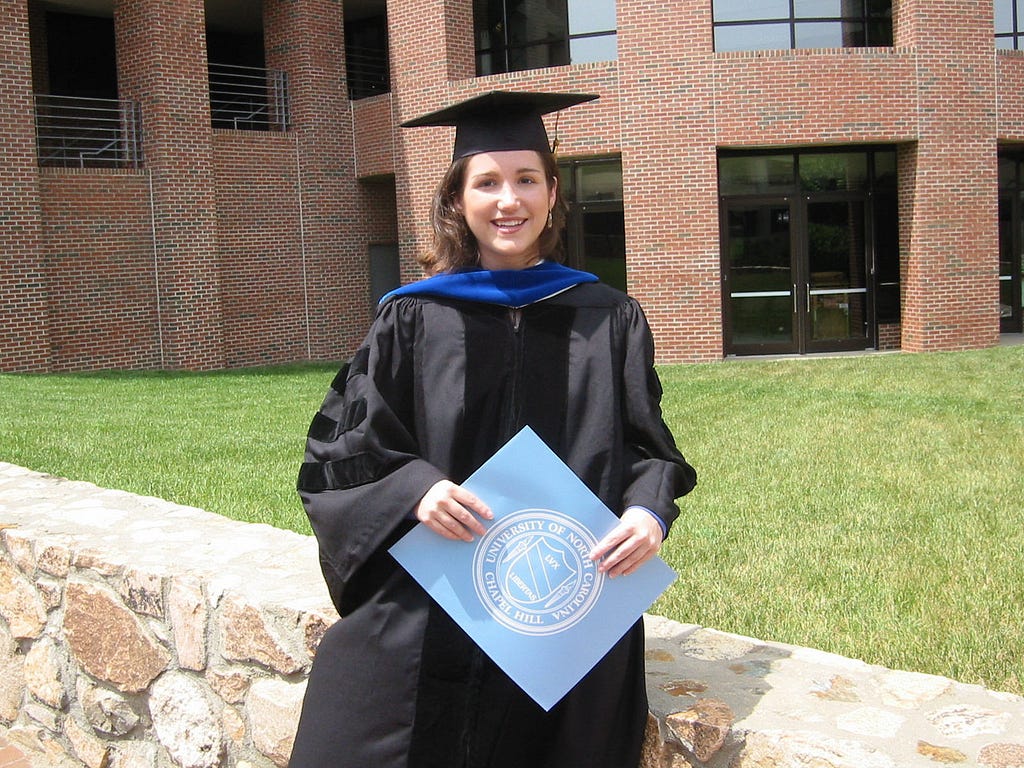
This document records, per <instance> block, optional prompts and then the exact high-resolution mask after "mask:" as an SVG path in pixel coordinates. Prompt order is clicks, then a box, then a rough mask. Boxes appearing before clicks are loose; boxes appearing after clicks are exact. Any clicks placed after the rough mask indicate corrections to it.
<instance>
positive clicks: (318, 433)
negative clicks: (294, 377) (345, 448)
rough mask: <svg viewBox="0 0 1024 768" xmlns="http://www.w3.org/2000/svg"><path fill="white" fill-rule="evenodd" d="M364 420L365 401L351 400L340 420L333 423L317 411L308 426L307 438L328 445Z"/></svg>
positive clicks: (362, 399) (332, 420)
mask: <svg viewBox="0 0 1024 768" xmlns="http://www.w3.org/2000/svg"><path fill="white" fill-rule="evenodd" d="M365 418H366V399H365V398H362V397H361V398H359V399H358V400H353V401H352V402H351V403H349V404H348V405H346V406H345V409H344V410H343V411H342V413H341V418H340V419H339V420H338V421H335V420H334V419H332V418H331V417H330V416H327V415H325V414H324V413H323V411H317V413H316V415H315V416H314V417H313V422H312V423H311V424H310V425H309V435H308V436H309V437H310V438H312V439H313V440H318V441H320V442H321V443H330V442H332V441H334V440H337V439H338V436H339V435H343V434H345V433H346V432H348V431H349V430H350V429H352V427H354V426H356V425H358V424H361V423H362V421H363V420H364V419H365Z"/></svg>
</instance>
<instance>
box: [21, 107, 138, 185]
mask: <svg viewBox="0 0 1024 768" xmlns="http://www.w3.org/2000/svg"><path fill="white" fill-rule="evenodd" d="M35 102H36V146H37V148H38V154H39V165H41V166H49V167H57V168H138V167H140V166H141V165H142V112H141V110H140V108H139V105H138V104H137V103H136V102H134V101H128V100H125V99H93V98H82V97H78V96H55V95H52V94H36V96H35Z"/></svg>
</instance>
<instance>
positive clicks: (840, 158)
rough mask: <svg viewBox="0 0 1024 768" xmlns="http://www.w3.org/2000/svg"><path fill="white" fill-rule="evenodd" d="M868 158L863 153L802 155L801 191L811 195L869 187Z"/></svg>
mask: <svg viewBox="0 0 1024 768" xmlns="http://www.w3.org/2000/svg"><path fill="white" fill-rule="evenodd" d="M867 180H868V156H867V154H865V153H861V152H841V153H836V154H824V155H819V154H806V155H801V156H800V188H801V189H803V190H805V191H808V192H823V191H829V190H841V191H850V190H860V189H865V188H866V187H867Z"/></svg>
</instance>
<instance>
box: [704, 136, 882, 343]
mask: <svg viewBox="0 0 1024 768" xmlns="http://www.w3.org/2000/svg"><path fill="white" fill-rule="evenodd" d="M718 185H719V195H720V198H719V204H720V210H721V249H722V251H721V253H722V264H723V273H722V274H723V295H724V297H725V301H724V306H723V309H724V314H723V330H724V333H725V344H726V349H727V352H728V353H729V354H783V353H785V354H791V353H799V354H803V353H807V352H830V351H839V350H853V349H865V348H867V347H869V346H871V345H872V344H873V343H877V341H876V340H877V336H878V326H879V325H881V324H891V323H898V322H899V321H900V303H899V302H900V257H899V219H898V206H897V199H896V152H895V151H894V150H893V149H892V148H888V147H879V148H864V149H821V150H818V149H814V150H805V151H800V152H786V153H782V152H777V151H776V152H750V151H724V150H723V151H722V152H720V154H719V160H718Z"/></svg>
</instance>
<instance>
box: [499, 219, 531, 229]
mask: <svg viewBox="0 0 1024 768" xmlns="http://www.w3.org/2000/svg"><path fill="white" fill-rule="evenodd" d="M493 223H494V226H496V227H497V228H498V229H508V230H512V229H518V228H519V227H521V226H523V224H525V223H526V219H501V220H496V221H494V222H493Z"/></svg>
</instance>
